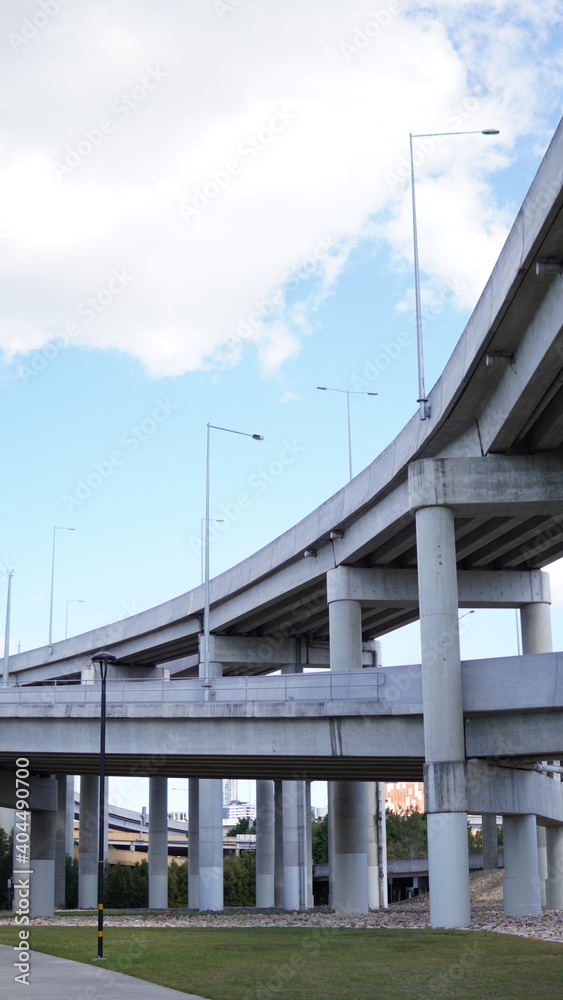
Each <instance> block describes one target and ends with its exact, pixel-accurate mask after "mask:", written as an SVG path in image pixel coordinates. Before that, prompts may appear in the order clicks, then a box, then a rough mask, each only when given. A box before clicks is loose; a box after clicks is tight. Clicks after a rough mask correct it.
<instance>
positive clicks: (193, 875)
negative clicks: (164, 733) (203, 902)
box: [188, 778, 199, 910]
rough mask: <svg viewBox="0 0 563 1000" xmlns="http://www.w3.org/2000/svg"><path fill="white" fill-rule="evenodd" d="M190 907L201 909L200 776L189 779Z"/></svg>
mask: <svg viewBox="0 0 563 1000" xmlns="http://www.w3.org/2000/svg"><path fill="white" fill-rule="evenodd" d="M188 907H189V909H190V910H199V778H190V779H189V781H188Z"/></svg>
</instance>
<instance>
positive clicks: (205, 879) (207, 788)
mask: <svg viewBox="0 0 563 1000" xmlns="http://www.w3.org/2000/svg"><path fill="white" fill-rule="evenodd" d="M202 670H203V663H202V662H200V676H201V675H202ZM222 674H223V664H222V663H219V662H217V661H216V660H210V661H209V680H210V681H211V683H212V682H213V678H214V677H221V676H222ZM212 694H213V693H212V691H211V690H210V689H209V690H208V689H206V691H205V698H206V700H209V699H210V698H211V697H212ZM190 784H191V782H190ZM198 829H199V851H198V854H199V879H198V882H199V890H198V891H199V909H200V910H222V909H223V782H222V781H221V779H220V778H200V779H199V812H198Z"/></svg>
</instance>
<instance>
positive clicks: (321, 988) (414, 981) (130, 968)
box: [0, 927, 563, 1000]
mask: <svg viewBox="0 0 563 1000" xmlns="http://www.w3.org/2000/svg"><path fill="white" fill-rule="evenodd" d="M16 940H17V929H16V928H11V927H10V928H6V927H3V928H1V929H0V944H9V945H10V944H15V942H16ZM30 945H31V947H32V949H35V950H37V951H45V952H49V953H50V954H53V955H59V956H61V957H63V958H70V959H74V960H75V961H78V962H92V960H93V958H94V955H95V954H96V951H97V935H96V929H95V928H94V927H92V928H88V927H68V928H67V927H31V928H30ZM104 955H105V956H106V958H107V961H106V962H104V968H108V969H114V970H115V971H117V972H125V973H127V974H128V975H131V976H138V977H140V978H141V979H147V980H149V981H152V982H155V983H159V984H161V985H163V986H169V987H172V988H173V989H177V990H184V991H185V992H188V993H190V992H191V993H196V994H201V996H203V997H209V998H211V1000H237V998H244V1000H301V998H307V1000H332V998H334V1000H373V998H377V1000H379V998H392V1000H401V998H417V1000H420V998H426V997H428V998H430V997H431V998H433V1000H434V998H440V997H444V998H447V1000H451V998H454V997H455V998H456V1000H458V998H459V1000H463V998H471V1000H483V998H486V1000H496V998H502V1000H512V998H526V1000H535V998H539V997H541V998H542V1000H543V998H545V1000H549V998H557V1000H561V997H562V996H563V945H561V944H556V943H553V944H552V943H549V942H544V941H532V940H528V939H527V938H517V937H510V936H508V935H504V934H502V935H501V934H486V933H478V932H463V931H431V930H430V931H428V930H411V931H409V930H405V931H389V930H352V929H343V928H339V929H335V930H331V929H326V930H314V929H308V928H307V929H304V928H291V927H287V928H286V927H280V928H277V927H276V928H178V929H176V928H174V929H171V928H129V927H127V928H125V927H118V928H112V927H109V928H108V927H106V928H105V931H104ZM98 968H99V966H98Z"/></svg>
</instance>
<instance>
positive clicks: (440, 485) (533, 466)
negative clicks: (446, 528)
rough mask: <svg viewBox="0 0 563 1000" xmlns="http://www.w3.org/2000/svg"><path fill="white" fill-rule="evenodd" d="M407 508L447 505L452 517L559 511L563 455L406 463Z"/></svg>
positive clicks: (562, 496) (561, 506) (562, 506)
mask: <svg viewBox="0 0 563 1000" xmlns="http://www.w3.org/2000/svg"><path fill="white" fill-rule="evenodd" d="M409 504H410V507H411V510H418V509H420V508H422V507H435V506H445V507H450V508H452V509H453V510H454V511H455V514H456V516H464V517H465V516H467V517H469V516H475V517H479V516H483V515H487V514H490V515H491V516H493V515H495V514H498V513H499V510H502V516H503V517H510V516H512V515H513V514H518V515H519V516H522V515H525V516H530V517H531V516H533V515H534V514H551V515H553V514H556V513H557V514H560V513H563V459H562V458H561V457H560V456H559V454H556V453H554V454H550V455H533V456H529V455H511V456H508V455H488V456H487V457H486V458H423V459H419V460H417V461H416V462H412V463H411V464H410V466H409Z"/></svg>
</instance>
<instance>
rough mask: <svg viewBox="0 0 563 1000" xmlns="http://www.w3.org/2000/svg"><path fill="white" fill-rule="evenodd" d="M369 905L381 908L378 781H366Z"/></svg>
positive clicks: (373, 907)
mask: <svg viewBox="0 0 563 1000" xmlns="http://www.w3.org/2000/svg"><path fill="white" fill-rule="evenodd" d="M366 812H367V854H368V906H369V908H370V910H378V909H379V842H378V829H377V782H376V781H366Z"/></svg>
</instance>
